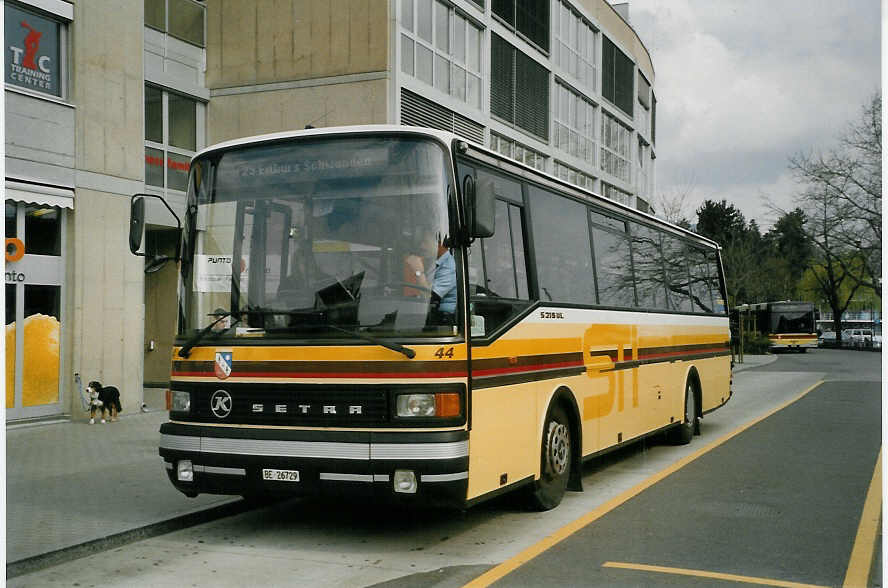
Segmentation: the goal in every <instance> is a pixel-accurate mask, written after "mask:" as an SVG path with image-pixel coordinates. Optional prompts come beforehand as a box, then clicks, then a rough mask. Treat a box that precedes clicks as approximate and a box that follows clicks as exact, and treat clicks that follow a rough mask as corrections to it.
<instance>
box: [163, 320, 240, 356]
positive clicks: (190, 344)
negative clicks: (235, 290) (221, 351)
mask: <svg viewBox="0 0 888 588" xmlns="http://www.w3.org/2000/svg"><path fill="white" fill-rule="evenodd" d="M235 314H237V318H236V319H234V322H233V323H231V326H229V327H228V329H230V328H231V327H233V326H234V325H236V324H237V323H239V322H240V320H241V318H242V317H243V313H242V312H240V311H236V312H228V311H224V312H222V313H212V314H211V315H210V316H216V317H217V318H216V320H214V321H213V322H211V323H210V324H208V325H207V326H205V327H204V328H203V329H201V330H200V331H198V332H197V333H195V334H194V336H193V337H191V339H189V340H188V341H186V342H185V345H183V346H182V349H180V350H179V357H185V358H187V357H188V356H189V355H191V350H192V349H194V346H195V345H197V344H198V343H199V342H200V340H201V339H203V338H204V337H206V336H207V333H209V332H210V331H212V330H213V327H215V326H216V325H218V324H219V323H220V322H222V320H223V319H226V318H228V317H230V316H234V315H235ZM226 330H227V329H226Z"/></svg>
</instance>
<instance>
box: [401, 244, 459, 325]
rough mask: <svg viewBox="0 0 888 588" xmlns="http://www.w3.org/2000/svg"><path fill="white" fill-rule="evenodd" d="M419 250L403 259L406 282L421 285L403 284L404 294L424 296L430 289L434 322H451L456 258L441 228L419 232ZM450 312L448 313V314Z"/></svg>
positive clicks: (454, 295)
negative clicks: (447, 245) (445, 240)
mask: <svg viewBox="0 0 888 588" xmlns="http://www.w3.org/2000/svg"><path fill="white" fill-rule="evenodd" d="M417 249H418V251H419V253H416V254H411V255H408V256H407V257H406V258H405V260H404V282H406V283H408V284H416V285H417V286H419V288H410V287H406V286H405V287H404V295H405V296H422V295H423V291H422V290H420V288H423V289H425V291H426V292H428V291H431V306H432V309H433V311H434V312H433V314H436V315H438V316H437V320H434V321H433V322H434V323H439V324H440V323H442V322H449V321H450V320H452V318H453V315H454V314H455V313H456V261H455V260H454V259H453V254H452V253H451V252H450V249H448V248H447V247H446V246H445V245H444V239H443V237H442V235H441V233H440V232H435V231H433V230H432V229H428V230H422V231H421V232H420V241H419V246H418V247H417ZM448 315H449V316H448Z"/></svg>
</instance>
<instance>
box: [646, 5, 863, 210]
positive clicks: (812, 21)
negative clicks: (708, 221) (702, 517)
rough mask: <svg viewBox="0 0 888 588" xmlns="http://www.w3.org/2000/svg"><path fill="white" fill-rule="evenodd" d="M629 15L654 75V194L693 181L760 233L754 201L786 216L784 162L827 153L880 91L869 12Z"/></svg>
mask: <svg viewBox="0 0 888 588" xmlns="http://www.w3.org/2000/svg"><path fill="white" fill-rule="evenodd" d="M630 15H631V23H632V25H633V27H634V28H635V29H636V31H637V32H638V33H639V36H640V37H641V39H642V41H643V42H644V43H645V45H646V46H647V47H648V50H649V51H650V53H651V58H652V60H653V63H654V70H655V75H656V78H655V83H654V90H655V92H656V94H657V126H658V128H657V157H658V160H657V178H658V180H657V183H658V191H662V192H664V193H669V192H670V191H674V189H675V186H680V185H681V184H682V182H684V183H686V178H688V177H694V178H695V182H696V186H695V191H700V190H707V191H709V194H708V195H707V196H706V197H710V198H713V199H718V200H721V199H722V198H727V199H729V200H731V199H732V198H737V199H739V200H738V201H737V202H735V204H736V205H738V206H741V210H744V214H747V210H746V208H745V207H746V206H749V214H752V215H754V216H752V218H755V219H756V221H757V222H759V223H760V224H761V225H763V226H766V225H770V223H771V222H773V220H775V219H770V218H769V217H770V215H768V214H767V212H766V210H765V209H764V207H760V206H754V205H749V204H748V203H749V202H750V199H751V196H750V195H751V194H770V195H772V196H773V197H774V198H775V199H778V200H779V204H781V205H782V206H783V207H784V208H786V207H790V208H791V206H790V205H791V197H792V195H793V194H794V193H797V192H798V186H797V185H795V183H794V181H793V180H792V175H791V174H790V173H788V170H787V164H788V159H789V157H790V156H792V155H795V154H797V153H799V152H803V151H810V150H812V149H826V148H828V147H829V146H831V145H832V144H834V142H835V140H836V138H837V136H838V134H839V133H840V132H841V131H842V130H843V129H844V128H846V126H847V125H848V123H849V122H850V121H852V120H854V119H856V117H857V116H859V113H860V110H861V107H862V106H863V105H864V103H866V102H867V101H868V99H869V97H870V96H871V95H872V94H873V92H876V91H878V89H879V85H880V79H879V71H880V49H879V23H880V15H879V6H878V3H875V2H871V1H868V2H867V1H863V0H859V1H854V2H846V3H836V2H822V1H811V2H808V1H789V0H783V1H780V2H773V1H768V2H765V1H763V0H749V1H743V2H740V1H736V2H711V1H705V0H630ZM753 200H755V198H753Z"/></svg>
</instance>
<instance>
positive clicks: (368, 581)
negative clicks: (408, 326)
mask: <svg viewBox="0 0 888 588" xmlns="http://www.w3.org/2000/svg"><path fill="white" fill-rule="evenodd" d="M879 361H880V357H879V355H878V354H873V353H854V352H850V351H843V350H824V351H815V352H811V353H808V354H805V355H797V356H796V355H786V356H780V357H779V358H778V360H777V361H776V362H775V363H773V364H771V365H769V366H767V367H759V368H754V369H748V370H746V371H743V372H740V373H738V374H737V375H736V376H735V395H734V398H733V399H732V400H731V402H730V403H728V405H727V406H726V407H724V408H723V409H720V410H718V411H716V412H714V413H712V414H711V415H708V416H707V417H706V419H705V421H704V426H703V434H702V436H700V437H696V438H695V440H694V442H693V443H692V444H691V445H689V446H684V447H673V446H668V445H663V444H659V443H647V444H637V445H634V446H631V447H629V448H627V449H624V450H621V451H619V452H616V453H614V454H611V455H609V456H607V457H606V458H603V459H600V460H595V461H593V462H590V463H589V464H587V467H586V471H585V475H584V481H583V483H584V487H585V492H583V493H574V492H572V493H569V494H568V495H567V496H566V498H565V501H564V502H563V503H562V504H561V506H559V507H558V508H557V509H554V510H553V511H549V512H546V513H531V512H527V511H526V510H523V509H522V508H520V507H519V506H517V505H516V504H515V503H514V502H513V501H510V500H508V499H503V500H498V501H495V502H491V503H487V504H484V505H481V506H479V507H477V508H474V509H471V510H469V511H467V512H466V513H453V512H447V511H402V510H399V509H381V508H378V507H376V506H374V505H365V504H338V503H330V502H322V501H311V500H292V501H287V502H285V503H281V504H277V505H273V506H269V507H267V508H263V509H259V510H256V511H253V512H248V513H243V514H241V515H238V516H234V517H229V518H227V519H223V520H218V521H214V522H212V523H207V524H204V525H199V526H196V527H193V528H190V529H186V530H182V531H178V532H175V533H170V534H168V535H164V536H162V537H156V538H153V539H148V540H145V541H140V542H138V543H134V544H131V545H128V546H125V547H121V548H119V549H115V550H113V551H111V552H108V553H105V554H98V555H95V556H91V557H87V558H83V559H81V560H78V561H75V562H69V563H66V564H62V565H59V566H55V567H53V568H48V569H46V570H43V571H40V572H37V573H34V574H27V575H25V576H21V577H18V578H14V579H12V580H10V581H9V582H8V585H9V586H72V585H74V584H77V585H80V586H90V585H95V586H103V587H113V586H152V587H154V586H158V587H159V586H170V587H173V586H175V587H179V586H186V587H187V586H210V585H212V586H242V585H267V586H282V585H287V586H368V585H373V584H377V583H381V584H380V585H381V586H386V587H389V588H395V587H408V586H438V587H441V588H444V587H450V586H461V585H463V584H464V583H466V582H469V581H471V580H473V579H477V578H479V577H483V574H485V573H488V572H493V571H495V570H497V569H499V568H498V567H499V566H500V564H502V563H503V562H508V561H510V560H511V559H512V558H513V557H515V556H516V554H519V553H521V552H523V551H524V550H526V549H528V548H532V547H533V546H534V545H538V544H539V543H540V542H541V541H544V540H545V539H546V537H550V536H553V535H554V534H556V533H558V532H559V530H560V529H563V528H564V527H565V526H566V525H570V524H571V523H573V522H574V521H577V520H580V519H582V518H583V517H586V516H588V514H589V513H590V512H595V511H596V510H601V509H604V508H606V507H607V505H608V503H609V501H612V500H614V499H616V498H619V497H620V496H621V495H623V494H624V493H626V492H627V491H630V490H631V489H632V488H634V487H637V486H638V485H639V484H647V483H651V481H652V480H654V481H655V483H651V485H650V486H649V487H648V488H647V489H646V490H644V491H642V492H640V493H638V494H637V495H636V496H635V498H633V499H632V500H630V501H628V502H625V503H624V504H623V506H622V507H620V508H617V509H611V510H609V511H608V512H607V513H606V514H604V515H603V516H601V517H600V518H598V519H597V520H596V521H595V522H593V523H591V524H590V525H588V526H587V527H586V528H584V529H583V530H582V531H580V532H578V533H576V534H575V535H573V536H571V537H569V538H568V539H566V540H565V541H563V542H561V543H559V544H558V545H557V546H556V547H555V548H553V549H551V550H548V551H545V552H543V553H542V554H540V555H539V556H537V557H536V558H534V559H533V560H531V561H530V562H529V563H528V564H526V565H525V566H521V567H518V568H517V569H516V570H515V571H514V572H513V573H512V574H510V575H507V576H505V577H504V578H502V579H501V580H500V581H499V584H500V585H506V586H509V585H522V584H524V585H540V584H541V583H553V584H554V583H556V582H557V584H558V585H565V586H567V585H584V586H589V585H607V586H610V585H647V586H649V585H669V584H670V583H671V584H673V585H682V586H698V585H713V584H712V582H711V580H703V579H700V578H692V577H680V576H666V575H656V576H652V575H651V574H650V573H649V572H639V571H637V570H623V569H617V568H601V563H603V562H604V561H614V562H622V563H629V564H640V563H643V564H650V565H660V566H673V567H687V568H692V569H696V570H704V571H721V572H726V573H734V574H738V575H746V576H758V577H769V578H783V579H787V578H788V579H793V580H795V581H804V582H810V583H815V584H817V583H820V584H823V585H827V584H829V585H835V583H836V582H835V578H839V582H838V583H839V584H841V582H840V581H841V578H840V577H839V576H840V575H841V574H842V573H844V569H843V566H844V565H846V564H847V559H848V554H849V552H850V544H849V540H848V536H849V534H850V535H851V536H852V537H853V529H854V528H855V527H856V524H857V519H858V518H859V517H860V506H861V504H862V501H863V494H864V492H865V483H863V482H862V480H864V479H866V480H868V476H872V471H873V469H872V468H873V463H874V457H873V455H874V454H873V451H874V447H875V446H876V445H878V439H879V435H878V424H876V425H875V426H876V431H875V433H873V432H872V422H877V421H878V415H879V410H878V406H879V399H878V393H877V392H874V390H876V389H877V386H878V385H877V384H875V383H876V382H878V380H879V371H878V367H879ZM823 378H827V379H828V380H831V381H828V382H827V383H825V384H823V385H821V386H820V387H819V388H817V389H815V390H814V391H812V392H810V393H809V394H808V396H806V397H805V398H803V399H802V400H799V401H798V402H796V403H794V404H792V405H790V406H789V407H787V408H786V409H785V410H784V411H781V412H777V413H775V414H773V416H770V417H769V418H766V419H765V420H763V421H761V422H760V423H759V424H758V425H756V426H754V427H752V428H750V429H747V430H746V431H745V432H743V433H741V434H740V435H737V436H736V437H734V438H732V439H731V440H730V441H728V442H725V443H723V444H722V445H720V446H719V447H718V448H717V449H714V450H712V451H711V452H709V453H707V454H705V455H703V456H701V457H698V458H697V459H696V460H695V461H692V462H690V463H689V464H688V465H686V466H684V467H682V468H680V469H678V470H677V471H676V472H675V473H674V474H672V475H670V476H668V477H666V478H664V479H662V480H659V478H658V476H661V475H662V472H663V471H664V470H667V469H669V468H675V467H676V464H681V463H682V461H681V460H683V459H687V458H689V457H690V456H692V455H693V454H694V453H696V452H698V451H699V450H700V449H701V448H703V447H706V446H707V445H708V444H710V443H712V442H713V441H715V440H717V439H720V438H722V437H723V436H725V435H727V434H729V433H730V432H732V431H735V430H736V429H737V428H738V427H739V426H741V425H744V424H747V423H749V422H751V421H753V420H755V419H758V418H760V417H762V416H764V415H765V414H767V413H770V412H772V411H773V410H774V409H776V408H777V407H779V406H781V405H783V404H785V403H786V402H787V401H789V400H791V399H793V398H795V397H797V396H798V395H799V393H800V392H802V391H803V390H805V389H807V388H809V387H811V386H812V385H813V384H815V383H816V382H818V381H819V380H821V379H823ZM832 380H834V381H832ZM847 381H853V382H856V383H855V384H854V386H853V387H852V388H851V389H850V390H848V389H846V388H845V384H843V383H842V382H847ZM831 415H839V416H838V417H836V418H831ZM824 420H826V421H828V422H827V423H826V424H825V425H823V427H822V428H820V433H819V434H816V431H815V429H816V428H817V425H818V423H821V422H823V421H824ZM864 447H865V448H866V449H863V448H864ZM788 448H790V449H792V451H793V453H792V455H791V456H790V457H789V458H787V457H786V456H785V453H783V454H781V453H779V451H778V450H780V451H785V450H786V449H788ZM781 455H783V457H780V456H781ZM835 455H839V456H843V457H842V459H835ZM867 455H869V457H867ZM827 458H829V459H827ZM707 464H709V465H708V467H706V466H707ZM713 464H714V465H713ZM775 467H777V468H778V472H776V473H775V472H774V468H775ZM658 480H659V481H658ZM183 500H186V499H184V498H183ZM560 550H564V551H563V552H562V551H560ZM818 557H819V558H820V559H818ZM549 558H552V559H549ZM563 558H569V559H567V560H565V559H563ZM815 560H816V561H815ZM821 560H822V561H821ZM812 562H813V563H812ZM843 562H844V563H843ZM809 564H810V565H809ZM535 570H537V571H535ZM539 570H542V574H543V575H541V576H533V575H532V574H534V573H537V572H538V571H539ZM722 585H727V584H722Z"/></svg>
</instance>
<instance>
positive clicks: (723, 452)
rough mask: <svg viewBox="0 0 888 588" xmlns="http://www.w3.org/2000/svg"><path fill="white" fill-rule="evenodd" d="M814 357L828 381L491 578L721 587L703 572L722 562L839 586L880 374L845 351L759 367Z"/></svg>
mask: <svg viewBox="0 0 888 588" xmlns="http://www.w3.org/2000/svg"><path fill="white" fill-rule="evenodd" d="M812 368H814V369H817V370H824V372H825V374H824V376H825V380H826V381H825V382H824V383H823V384H821V385H819V386H818V387H816V388H815V389H814V390H812V391H811V392H810V393H809V394H807V395H806V396H804V397H803V398H802V399H800V400H799V401H797V402H794V403H793V404H791V405H789V406H788V407H786V408H785V409H783V410H780V411H779V412H777V413H775V414H774V415H772V416H770V417H769V418H767V419H765V420H763V421H761V422H760V423H758V424H756V425H755V426H753V427H751V428H749V429H747V430H745V431H743V432H742V433H741V434H739V435H737V436H736V437H733V438H732V439H730V440H728V441H727V442H725V443H724V444H722V445H720V446H718V447H716V448H715V449H713V450H712V451H709V452H708V453H706V454H705V455H703V456H702V457H700V458H699V459H697V460H695V461H693V462H692V463H690V464H689V465H687V466H685V467H683V468H682V469H680V470H679V471H677V472H676V473H674V474H673V475H670V476H669V477H667V478H665V479H664V480H663V481H662V482H660V483H658V484H655V485H654V486H652V487H651V488H649V489H647V490H645V491H644V492H642V493H641V494H639V495H638V496H636V497H635V498H633V499H631V500H629V501H628V502H626V503H625V504H623V505H622V506H620V507H618V508H616V509H614V510H613V511H611V512H609V513H608V514H607V515H605V516H603V517H602V518H600V519H599V520H597V521H595V522H594V523H593V524H590V525H588V526H586V527H585V528H583V529H582V530H581V531H579V532H577V533H575V534H573V535H571V536H570V537H568V538H567V539H566V540H564V541H562V542H560V543H559V544H557V545H556V546H554V547H553V548H551V549H549V550H547V551H545V552H544V553H542V554H541V555H539V556H537V557H535V558H533V559H532V560H531V561H529V562H528V563H526V564H524V565H522V566H520V567H518V568H517V569H516V570H514V571H512V572H511V573H508V574H506V575H504V576H503V577H502V578H501V579H499V580H498V581H497V582H496V583H495V585H497V586H499V585H502V586H542V585H547V584H548V585H558V586H579V585H587V586H650V585H680V586H723V585H725V580H724V579H713V578H711V577H706V576H705V574H711V573H718V574H726V575H731V576H735V577H754V578H763V579H770V580H777V581H783V582H796V583H800V584H812V585H820V586H841V585H842V583H843V581H844V578H845V574H846V570H847V568H848V563H849V558H850V554H851V550H852V546H853V544H854V540H855V536H856V533H857V530H858V522H859V519H860V515H861V511H862V509H863V505H864V499H865V497H866V495H867V491H868V489H869V486H870V482H871V480H872V476H873V471H874V467H875V464H876V461H877V458H878V456H879V451H880V449H881V434H880V430H881V427H880V424H881V423H880V418H881V417H880V415H881V384H880V382H879V381H878V378H879V375H878V371H877V369H878V364H877V363H876V362H874V361H873V360H872V358H871V357H867V356H865V355H861V354H860V353H859V352H858V353H855V352H849V351H842V350H818V351H817V352H813V353H810V354H805V355H794V356H790V355H786V356H781V359H780V361H778V362H776V363H774V364H771V365H769V366H766V367H762V368H760V369H759V370H758V371H759V372H760V373H763V374H767V373H771V374H776V373H780V372H793V371H802V370H806V369H807V370H811V369H812ZM578 562H582V564H581V565H578ZM651 566H655V567H653V568H652V567H651ZM678 570H682V571H683V574H682V575H677V574H676V573H675V572H677V571H678ZM689 572H699V573H698V574H697V575H687V574H688V573H689ZM870 582H877V583H878V584H881V575H880V574H877V576H876V577H875V578H872V579H870Z"/></svg>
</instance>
